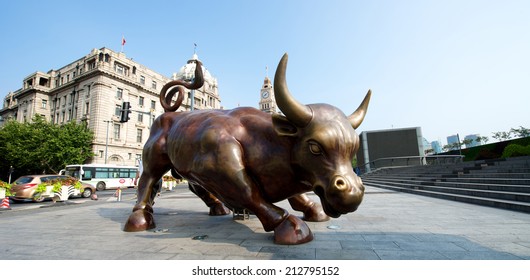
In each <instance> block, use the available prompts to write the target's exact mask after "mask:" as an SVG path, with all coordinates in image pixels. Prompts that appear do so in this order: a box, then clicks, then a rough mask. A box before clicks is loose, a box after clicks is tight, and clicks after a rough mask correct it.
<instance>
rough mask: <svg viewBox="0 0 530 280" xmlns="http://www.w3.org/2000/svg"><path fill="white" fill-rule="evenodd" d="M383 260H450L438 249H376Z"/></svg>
mask: <svg viewBox="0 0 530 280" xmlns="http://www.w3.org/2000/svg"><path fill="white" fill-rule="evenodd" d="M375 253H376V254H377V256H379V258H380V259H382V260H449V257H447V256H444V255H443V254H441V253H440V252H437V251H404V250H400V251H396V250H375Z"/></svg>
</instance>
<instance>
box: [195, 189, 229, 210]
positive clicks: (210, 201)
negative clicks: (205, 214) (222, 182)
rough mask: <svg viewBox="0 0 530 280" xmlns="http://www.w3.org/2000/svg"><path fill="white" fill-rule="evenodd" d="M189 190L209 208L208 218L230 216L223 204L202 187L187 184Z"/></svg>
mask: <svg viewBox="0 0 530 280" xmlns="http://www.w3.org/2000/svg"><path fill="white" fill-rule="evenodd" d="M188 185H189V188H190V190H191V191H192V192H193V193H194V194H195V195H197V196H198V197H199V198H200V199H202V201H204V203H206V206H208V207H210V213H209V215H210V216H222V215H228V214H230V209H228V208H226V206H224V204H223V203H222V202H221V201H220V200H219V199H217V197H215V196H214V195H213V194H211V193H210V192H208V191H207V190H205V189H204V188H203V187H201V186H199V185H196V184H192V183H189V184H188Z"/></svg>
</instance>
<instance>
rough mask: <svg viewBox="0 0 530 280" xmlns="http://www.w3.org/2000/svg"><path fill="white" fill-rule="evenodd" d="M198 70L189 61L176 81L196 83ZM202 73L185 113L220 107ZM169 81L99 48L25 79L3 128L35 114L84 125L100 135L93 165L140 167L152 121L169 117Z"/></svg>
mask: <svg viewBox="0 0 530 280" xmlns="http://www.w3.org/2000/svg"><path fill="white" fill-rule="evenodd" d="M192 59H197V55H196V54H194V55H193V57H192ZM203 67H204V66H203ZM194 70H195V63H194V62H193V61H192V60H189V61H188V63H187V64H186V65H184V66H183V67H182V68H181V69H180V71H179V72H178V73H174V74H173V79H177V78H181V77H185V78H186V79H191V78H193V77H192V75H193V71H194ZM203 70H204V76H205V84H204V86H203V87H202V88H200V89H198V90H195V91H194V92H193V94H192V93H190V92H187V96H186V97H187V98H185V99H184V102H183V105H182V106H181V108H179V110H180V111H184V110H190V108H191V106H192V104H193V108H194V109H210V108H220V107H221V105H220V102H221V100H220V97H219V93H218V86H217V80H216V79H215V78H214V77H213V76H212V75H211V74H210V73H209V72H208V71H207V70H206V68H204V69H203ZM170 80H171V79H170V78H168V77H165V76H164V75H162V74H159V73H157V72H155V71H153V70H151V69H149V68H147V67H145V66H144V65H141V64H139V63H137V62H136V61H133V60H132V59H130V58H127V57H126V56H125V54H124V53H118V52H114V51H113V50H111V49H108V48H101V49H94V50H92V51H91V52H90V53H89V54H87V55H85V56H84V57H82V58H81V59H78V60H76V61H73V62H72V63H70V64H68V65H66V66H64V67H62V68H60V69H57V70H50V71H48V72H47V73H43V72H35V73H33V74H31V75H29V76H27V77H26V78H24V80H23V85H22V88H21V89H19V90H17V91H15V92H10V93H9V94H8V95H7V96H6V98H5V99H4V104H3V108H2V109H0V118H1V119H0V121H1V122H0V125H2V124H3V122H4V121H5V120H8V119H14V120H16V121H19V122H23V121H30V120H31V119H32V118H33V116H34V115H35V114H38V115H41V116H43V117H44V118H45V119H46V120H48V121H50V122H53V123H56V124H63V123H66V122H69V121H76V122H84V123H86V125H87V126H88V127H89V128H90V129H91V130H92V131H94V136H95V137H94V141H93V142H92V149H93V151H94V153H95V156H94V157H93V158H92V159H90V160H89V161H88V162H89V163H109V164H119V165H136V164H137V160H138V159H139V158H141V154H142V149H143V145H144V143H145V142H146V140H147V138H148V136H149V129H150V127H151V124H152V123H153V120H154V119H155V118H156V117H157V116H158V115H160V114H162V113H163V112H164V110H163V108H162V106H161V105H160V103H159V93H160V89H161V88H162V87H163V86H164V84H166V83H167V82H168V81H170ZM192 95H193V96H194V99H193V101H192V99H191V96H192ZM123 102H130V105H131V110H132V113H131V114H130V120H129V121H128V122H125V123H121V122H120V121H119V120H120V111H121V107H122V104H123Z"/></svg>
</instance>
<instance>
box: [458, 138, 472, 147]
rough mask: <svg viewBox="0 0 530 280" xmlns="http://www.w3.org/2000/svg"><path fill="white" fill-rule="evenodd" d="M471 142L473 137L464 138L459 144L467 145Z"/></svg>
mask: <svg viewBox="0 0 530 280" xmlns="http://www.w3.org/2000/svg"><path fill="white" fill-rule="evenodd" d="M471 143H473V139H464V140H462V143H461V144H460V145H466V147H467V146H468V145H469V144H471Z"/></svg>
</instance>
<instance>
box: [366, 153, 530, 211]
mask: <svg viewBox="0 0 530 280" xmlns="http://www.w3.org/2000/svg"><path fill="white" fill-rule="evenodd" d="M361 178H362V180H363V183H364V184H365V185H367V186H372V187H378V188H385V189H390V190H395V191H401V192H407V193H413V194H420V195H427V196H431V197H436V198H443V199H450V200H455V201H460V202H467V203H473V204H480V205H485V206H491V207H497V208H504V209H509V210H515V211H522V212H527V213H530V157H514V158H508V159H496V160H479V161H474V162H460V163H453V164H444V165H422V166H404V167H387V168H380V169H378V170H375V171H373V172H370V173H366V174H363V175H361Z"/></svg>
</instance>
